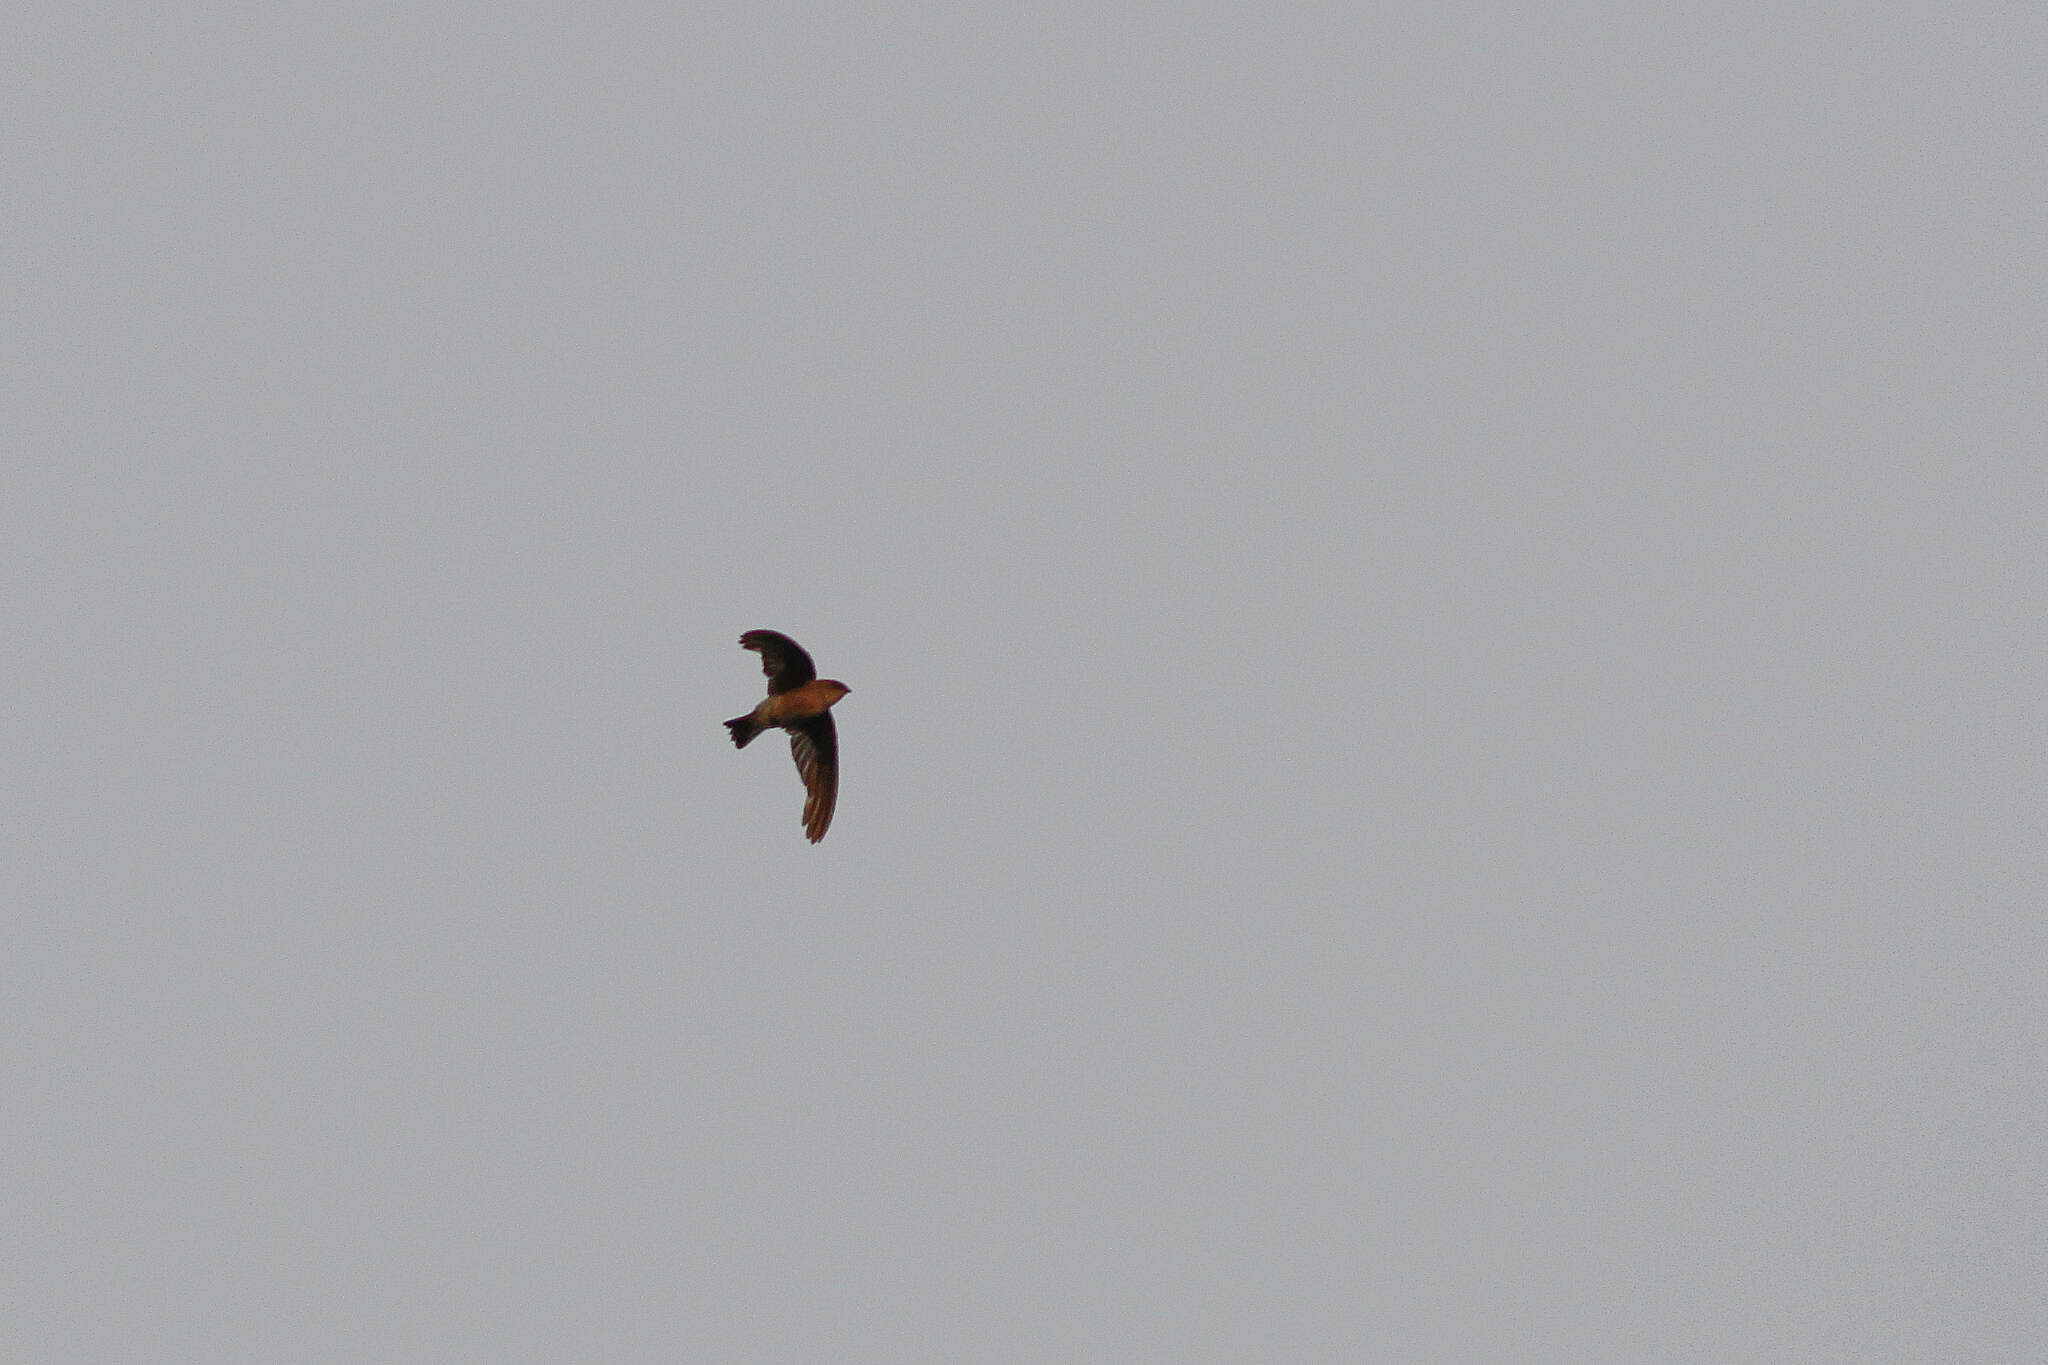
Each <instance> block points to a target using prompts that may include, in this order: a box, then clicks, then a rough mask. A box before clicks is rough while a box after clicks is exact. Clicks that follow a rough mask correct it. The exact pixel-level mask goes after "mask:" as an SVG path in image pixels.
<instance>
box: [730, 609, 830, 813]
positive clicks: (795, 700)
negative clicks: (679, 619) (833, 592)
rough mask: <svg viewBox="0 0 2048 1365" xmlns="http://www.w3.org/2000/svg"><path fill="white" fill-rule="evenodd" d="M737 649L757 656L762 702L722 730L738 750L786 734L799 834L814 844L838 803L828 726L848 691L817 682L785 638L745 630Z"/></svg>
mask: <svg viewBox="0 0 2048 1365" xmlns="http://www.w3.org/2000/svg"><path fill="white" fill-rule="evenodd" d="M740 644H741V646H742V647H743V648H746V649H751V650H753V651H754V652H755V653H756V654H759V655H760V656H761V671H762V672H763V673H766V674H767V675H768V700H766V701H764V702H762V703H761V704H760V705H759V706H757V707H755V708H754V709H753V710H752V711H749V712H748V713H747V714H746V715H744V716H740V717H737V718H736V719H733V720H729V721H727V722H726V723H725V728H726V729H728V730H730V731H731V732H732V742H733V745H734V746H735V747H736V748H741V749H744V748H746V747H747V742H748V741H749V740H751V739H752V738H753V737H754V736H755V735H758V734H760V733H761V732H762V731H763V730H768V729H773V728H776V727H780V728H782V729H784V730H787V731H789V752H790V753H791V755H792V756H794V757H795V759H796V770H797V772H798V773H799V774H801V775H802V777H803V779H804V833H805V834H806V835H808V836H809V838H810V841H811V842H812V843H814V844H815V843H817V842H818V840H820V839H822V838H824V837H825V829H826V826H828V825H830V824H831V823H832V806H833V803H834V802H835V801H837V800H838V799H839V731H838V730H837V729H836V728H835V727H834V726H833V724H832V703H833V702H836V701H838V700H839V699H840V698H841V697H843V696H845V695H846V694H847V693H848V692H851V691H852V690H853V689H852V688H850V687H848V686H847V685H846V684H845V683H843V682H840V681H838V680H837V679H835V678H821V677H819V676H818V668H817V665H816V664H813V663H812V662H811V656H810V655H808V654H806V653H804V647H803V646H802V645H800V644H798V643H797V642H796V641H794V640H792V639H790V638H789V637H788V636H787V635H782V634H779V633H777V632H776V631H772V630H750V631H748V632H747V633H746V634H745V635H742V636H740Z"/></svg>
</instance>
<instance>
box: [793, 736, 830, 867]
mask: <svg viewBox="0 0 2048 1365" xmlns="http://www.w3.org/2000/svg"><path fill="white" fill-rule="evenodd" d="M789 752H790V755H791V757H793V758H795V759H796V770H797V772H799V773H800V774H802V775H803V779H804V833H805V835H807V836H808V837H809V838H810V841H811V842H812V843H814V844H815V843H817V842H818V840H820V839H822V838H824V837H825V828H826V826H828V825H830V824H831V823H832V807H833V806H834V805H835V804H836V803H837V802H838V800H839V730H838V727H836V726H834V725H833V724H832V714H831V712H829V711H828V712H825V713H823V714H821V715H816V716H813V717H811V718H810V719H809V720H807V721H805V722H804V723H803V724H802V725H801V726H799V727H798V728H796V729H794V730H791V731H790V732H789Z"/></svg>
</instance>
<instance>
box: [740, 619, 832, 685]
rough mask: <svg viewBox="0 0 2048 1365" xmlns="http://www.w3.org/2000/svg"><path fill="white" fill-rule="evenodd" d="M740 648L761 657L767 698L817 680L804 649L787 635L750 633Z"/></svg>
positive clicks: (745, 636)
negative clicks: (766, 677) (765, 679)
mask: <svg viewBox="0 0 2048 1365" xmlns="http://www.w3.org/2000/svg"><path fill="white" fill-rule="evenodd" d="M740 644H741V645H742V646H743V647H745V648H747V649H751V650H753V651H754V652H755V653H757V654H759V655H760V656H761V671H762V672H763V673H766V674H767V675H768V695H769V696H771V697H772V696H774V695H775V694H776V693H777V692H787V691H789V690H790V689H791V688H792V687H802V686H803V685H804V684H805V683H807V682H809V681H811V679H813V678H815V677H817V676H818V666H817V665H816V664H814V663H812V662H811V656H810V655H808V654H806V653H804V647H803V646H802V645H800V644H798V643H797V642H796V641H794V640H792V639H790V638H789V637H788V636H787V635H784V634H782V633H781V632H779V631H773V630H750V631H748V632H747V633H746V634H745V635H742V636H740Z"/></svg>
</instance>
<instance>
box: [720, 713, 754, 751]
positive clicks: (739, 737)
mask: <svg viewBox="0 0 2048 1365" xmlns="http://www.w3.org/2000/svg"><path fill="white" fill-rule="evenodd" d="M725 728H726V729H728V730H730V731H732V744H733V747H734V748H735V749H744V748H746V747H747V741H748V740H750V739H752V738H753V737H754V736H755V735H758V734H760V733H761V727H760V726H759V725H757V724H755V723H754V718H753V716H751V715H745V716H741V717H739V718H738V719H736V720H729V721H727V722H726V723H725Z"/></svg>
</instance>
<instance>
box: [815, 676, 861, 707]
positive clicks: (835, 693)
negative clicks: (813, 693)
mask: <svg viewBox="0 0 2048 1365" xmlns="http://www.w3.org/2000/svg"><path fill="white" fill-rule="evenodd" d="M818 686H819V687H821V688H823V689H825V690H826V691H827V692H830V693H831V694H832V701H828V702H826V703H825V705H827V706H830V705H832V702H836V701H838V700H839V699H840V698H841V697H843V696H845V695H846V694H847V693H848V692H851V691H853V689H852V688H850V687H848V686H847V685H846V684H845V683H843V682H841V681H839V679H837V678H820V679H819V680H818Z"/></svg>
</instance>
